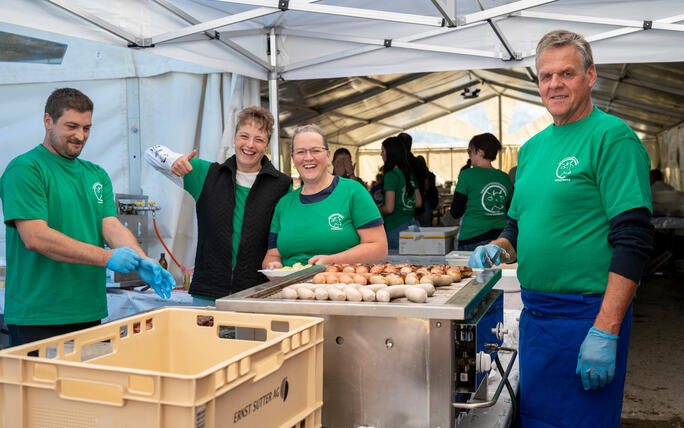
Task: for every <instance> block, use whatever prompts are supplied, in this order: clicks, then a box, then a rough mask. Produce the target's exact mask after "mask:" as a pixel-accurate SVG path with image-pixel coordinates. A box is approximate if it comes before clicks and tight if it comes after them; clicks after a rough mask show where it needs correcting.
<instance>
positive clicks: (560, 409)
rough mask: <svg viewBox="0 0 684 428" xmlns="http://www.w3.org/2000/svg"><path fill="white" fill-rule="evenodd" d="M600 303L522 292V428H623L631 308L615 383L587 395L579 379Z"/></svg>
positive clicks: (624, 324) (596, 297)
mask: <svg viewBox="0 0 684 428" xmlns="http://www.w3.org/2000/svg"><path fill="white" fill-rule="evenodd" d="M602 299H603V295H602V294H592V295H580V294H548V293H538V292H534V291H529V290H525V289H524V288H523V289H522V300H523V303H524V304H525V307H524V308H523V310H522V314H521V316H520V339H519V349H520V361H519V364H520V421H519V423H520V425H519V426H520V427H522V428H536V427H540V428H550V427H572V428H576V427H601V428H607V427H616V428H618V427H619V426H620V414H621V413H622V396H623V392H624V387H625V374H626V371H627V351H628V348H629V335H630V332H631V330H632V305H630V306H629V309H628V310H627V313H626V314H625V318H624V319H623V321H622V325H621V326H620V334H619V336H620V339H619V340H618V345H617V361H616V364H615V378H614V379H613V382H612V383H610V384H608V385H606V387H605V388H599V389H596V390H589V391H585V390H584V389H583V388H582V381H581V379H580V376H579V375H577V374H575V368H576V367H577V355H578V354H579V348H580V345H581V344H582V341H583V340H584V338H585V336H586V335H587V332H588V331H589V329H590V328H591V326H592V325H593V324H594V320H595V318H596V315H597V314H598V312H599V309H600V307H601V300H602Z"/></svg>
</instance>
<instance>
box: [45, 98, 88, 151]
mask: <svg viewBox="0 0 684 428" xmlns="http://www.w3.org/2000/svg"><path fill="white" fill-rule="evenodd" d="M92 117H93V112H92V111H85V112H82V113H81V112H78V111H76V110H72V109H65V110H64V111H63V112H62V115H61V116H60V117H59V118H58V119H57V120H53V119H52V116H50V114H48V113H45V115H44V116H43V122H44V123H45V133H46V135H45V140H44V141H43V145H44V146H45V148H47V149H48V150H50V151H51V152H52V153H55V154H57V155H59V156H62V157H64V158H67V159H76V158H77V157H78V155H80V154H81V150H83V146H85V143H86V141H87V140H88V136H89V135H90V127H91V126H92Z"/></svg>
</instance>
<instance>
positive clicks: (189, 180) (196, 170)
mask: <svg viewBox="0 0 684 428" xmlns="http://www.w3.org/2000/svg"><path fill="white" fill-rule="evenodd" d="M190 166H192V171H190V172H189V173H187V174H185V175H184V176H183V188H184V189H185V190H186V191H187V192H188V193H190V195H192V198H193V199H194V200H195V202H197V200H198V199H199V197H200V194H201V193H202V188H203V187H204V182H205V181H206V180H207V174H208V173H209V167H210V166H211V162H209V161H206V160H204V159H196V158H193V159H190Z"/></svg>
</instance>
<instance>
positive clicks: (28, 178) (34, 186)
mask: <svg viewBox="0 0 684 428" xmlns="http://www.w3.org/2000/svg"><path fill="white" fill-rule="evenodd" d="M0 196H1V197H2V209H3V212H4V216H5V224H6V225H7V226H10V227H14V220H45V221H47V220H48V212H47V209H48V202H47V193H46V189H45V184H44V183H43V180H42V178H41V174H40V171H39V170H38V169H37V168H36V167H33V166H29V165H10V166H9V168H7V170H6V171H5V173H4V174H3V176H2V189H1V190H0Z"/></svg>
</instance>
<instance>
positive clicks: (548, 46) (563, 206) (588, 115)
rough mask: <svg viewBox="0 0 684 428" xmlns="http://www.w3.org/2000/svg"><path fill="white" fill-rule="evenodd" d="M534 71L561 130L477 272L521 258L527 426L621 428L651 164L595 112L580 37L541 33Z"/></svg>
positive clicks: (549, 137)
mask: <svg viewBox="0 0 684 428" xmlns="http://www.w3.org/2000/svg"><path fill="white" fill-rule="evenodd" d="M537 70H538V75H539V92H540V94H541V98H542V101H543V102H544V105H545V106H546V108H547V110H548V111H549V113H551V116H552V117H553V122H554V123H553V124H552V125H550V126H549V127H548V128H546V129H544V130H543V131H541V132H540V133H539V134H537V135H535V136H534V137H532V138H531V139H530V140H529V141H528V142H526V143H525V144H524V145H523V146H522V148H521V150H520V153H519V156H518V169H517V173H516V181H515V192H514V193H513V200H512V203H511V207H510V210H509V212H508V215H509V217H510V220H509V222H508V224H507V226H506V228H505V229H504V231H503V232H502V234H501V235H500V236H499V238H497V239H496V240H494V241H492V243H490V244H488V245H485V246H480V247H478V248H477V249H475V251H474V252H473V256H472V257H471V260H470V264H471V266H473V267H482V266H486V265H489V264H490V263H489V262H494V263H495V264H498V262H499V261H500V259H504V261H513V260H515V259H516V257H517V260H518V266H519V267H518V279H519V281H520V285H521V287H522V298H523V303H524V304H525V307H524V309H523V311H522V314H521V317H520V336H519V337H520V339H519V348H520V418H521V421H520V422H521V426H525V427H529V426H532V427H548V426H573V427H579V426H600V427H618V426H619V425H620V414H621V408H622V397H623V392H624V383H625V375H626V366H627V351H628V346H629V334H630V331H631V321H632V312H631V311H632V299H633V297H634V294H635V292H636V289H637V284H638V282H639V280H640V278H641V274H642V272H643V271H644V268H645V266H646V263H647V261H648V254H649V252H650V250H651V245H652V238H653V226H652V225H651V223H650V215H651V198H650V193H649V181H648V171H649V167H650V160H649V158H648V153H647V152H646V150H645V148H644V146H643V145H642V144H641V142H640V141H639V139H638V137H637V136H636V134H635V133H634V132H633V131H632V130H631V129H630V128H629V127H628V126H627V125H626V124H625V123H624V122H623V121H622V120H620V119H618V118H617V117H614V116H611V115H609V114H606V113H604V112H602V111H600V110H598V109H597V108H596V107H594V106H593V104H592V102H591V88H592V86H593V85H594V83H595V82H596V68H595V66H594V63H593V58H592V55H591V47H590V46H589V43H588V42H587V41H586V40H585V39H584V38H583V37H582V36H580V35H578V34H575V33H571V32H568V31H564V30H558V31H553V32H551V33H549V34H547V35H545V36H544V37H543V38H542V39H541V41H540V42H539V44H538V46H537ZM502 249H504V250H506V253H504V252H502Z"/></svg>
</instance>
